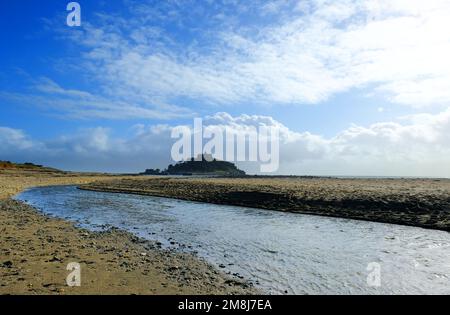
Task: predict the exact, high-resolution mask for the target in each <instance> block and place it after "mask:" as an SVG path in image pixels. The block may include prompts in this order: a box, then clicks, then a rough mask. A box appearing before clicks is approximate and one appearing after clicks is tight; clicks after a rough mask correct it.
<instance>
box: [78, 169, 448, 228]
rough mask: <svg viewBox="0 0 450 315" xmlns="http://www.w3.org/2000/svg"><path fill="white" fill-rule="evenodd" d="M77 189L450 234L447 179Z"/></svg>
mask: <svg viewBox="0 0 450 315" xmlns="http://www.w3.org/2000/svg"><path fill="white" fill-rule="evenodd" d="M78 188H79V189H85V190H93V191H103V192H111V193H129V194H138V195H148V196H156V197H164V198H175V199H180V200H188V201H197V202H206V203H212V204H220V205H231V206H241V207H249V208H258V209H266V210H273V211H285V212H293V213H299V214H308V215H319V216H326V217H336V218H345V219H354V220H364V221H372V222H380V223H390V224H399V225H406V226H414V227H421V228H427V229H436V230H443V231H447V232H450V197H449V196H450V180H446V179H336V178H296V179H268V178H257V179H244V178H240V179H233V178H215V179H214V178H195V179H193V178H167V179H166V178H150V179H139V180H133V179H123V180H113V181H108V182H94V183H90V184H88V185H79V186H78Z"/></svg>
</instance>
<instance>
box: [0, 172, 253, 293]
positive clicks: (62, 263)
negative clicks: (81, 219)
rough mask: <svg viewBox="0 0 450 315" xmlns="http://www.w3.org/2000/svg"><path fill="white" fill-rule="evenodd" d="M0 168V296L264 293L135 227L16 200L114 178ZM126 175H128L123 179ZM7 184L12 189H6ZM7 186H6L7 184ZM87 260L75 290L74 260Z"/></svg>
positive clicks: (81, 261) (81, 263) (82, 261)
mask: <svg viewBox="0 0 450 315" xmlns="http://www.w3.org/2000/svg"><path fill="white" fill-rule="evenodd" d="M10 175H11V174H8V175H7V176H5V175H4V174H2V173H1V172H0V179H1V180H2V184H3V185H5V186H6V187H7V188H8V189H4V188H3V187H0V232H1V236H0V239H1V242H0V294H8V295H9V294H13V295H16V294H27V295H29V294H31V295H34V294H46V295H53V294H57V295H60V294H61V295H65V294H70V295H72V294H74V295H80V294H81V295H83V294H112V295H117V294H149V295H153V294H158V295H159V294H162V295H166V294H179V295H183V294H194V295H209V294H214V295H230V294H239V295H247V294H255V293H256V292H259V291H258V290H257V289H256V288H254V287H253V286H252V285H251V284H250V283H249V282H246V281H244V280H240V279H238V278H236V277H233V276H231V275H228V274H225V273H224V272H222V271H220V270H219V269H218V268H216V267H214V266H212V265H211V264H209V263H208V262H206V261H205V260H203V259H201V258H199V257H197V256H195V255H193V254H190V253H183V252H180V251H177V250H173V249H163V248H160V245H159V244H158V243H155V242H152V241H148V240H144V239H140V238H138V237H136V236H134V235H133V234H131V233H129V232H125V231H122V230H119V229H115V228H112V229H108V230H106V231H102V232H92V231H89V230H86V229H83V228H79V227H76V225H75V223H73V222H70V221H66V220H63V219H58V218H54V217H50V216H47V215H45V214H42V213H41V212H40V211H39V210H38V209H35V208H33V207H31V206H29V205H27V204H25V203H23V202H20V201H16V200H13V199H11V197H12V196H13V195H15V194H16V193H18V192H20V191H23V190H24V189H29V188H33V187H38V186H52V185H79V184H83V183H84V184H85V183H89V182H92V181H95V180H110V179H112V178H117V176H116V177H114V176H96V175H93V176H87V177H83V175H80V176H77V175H75V174H71V176H62V175H61V174H58V175H54V174H53V175H52V174H46V175H45V176H43V175H42V174H40V175H38V174H34V175H32V176H30V177H28V178H27V179H26V180H25V179H24V177H23V176H21V174H17V176H10ZM121 178H122V177H121ZM5 186H4V187H5ZM2 188H3V189H2ZM70 262H78V263H80V265H81V286H80V287H69V286H68V285H67V284H66V277H67V276H68V274H69V273H70V271H67V270H66V267H67V264H68V263H70Z"/></svg>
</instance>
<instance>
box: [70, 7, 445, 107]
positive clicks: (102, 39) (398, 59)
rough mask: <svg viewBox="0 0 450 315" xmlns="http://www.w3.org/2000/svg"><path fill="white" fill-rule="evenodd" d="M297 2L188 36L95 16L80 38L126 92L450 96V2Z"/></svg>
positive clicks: (214, 97) (230, 96)
mask: <svg viewBox="0 0 450 315" xmlns="http://www.w3.org/2000/svg"><path fill="white" fill-rule="evenodd" d="M287 3H289V2H288V1H275V2H269V3H266V4H265V5H263V6H261V8H260V11H261V12H266V13H267V12H271V13H278V14H279V15H280V16H283V17H287V18H286V19H284V20H281V21H280V22H279V23H274V24H273V23H272V24H270V23H267V24H266V25H264V26H261V25H259V24H258V23H255V24H253V25H248V24H245V27H243V28H242V30H240V29H239V28H232V29H228V28H226V27H224V25H223V24H219V26H217V25H216V28H212V29H210V30H204V33H203V37H202V38H192V39H191V40H190V41H189V40H188V41H187V42H177V39H175V38H173V36H172V34H169V33H167V32H164V31H162V30H160V29H158V31H157V32H156V31H155V30H154V27H152V26H148V28H149V30H150V32H148V33H146V30H147V28H146V27H145V26H141V27H140V28H139V29H137V30H134V31H133V32H132V36H128V35H124V34H127V30H128V29H129V28H130V27H131V26H132V25H134V24H132V22H129V23H128V24H127V23H126V22H124V21H122V20H119V22H117V21H116V23H115V24H113V25H111V23H114V22H111V21H114V20H108V23H109V24H108V25H107V26H105V25H103V26H102V25H100V26H93V25H89V24H88V25H87V26H86V28H85V33H84V35H83V36H81V37H77V38H76V39H77V41H79V42H80V43H81V44H83V45H84V47H85V48H86V49H87V52H86V54H85V58H86V61H88V62H89V63H90V65H91V66H93V67H94V68H93V69H94V71H95V73H96V75H97V76H98V80H99V81H100V82H102V84H103V85H104V87H105V88H106V89H107V90H109V91H110V92H111V93H112V92H113V93H115V94H117V93H120V95H122V96H124V97H125V98H130V97H133V95H134V96H135V95H140V98H142V99H145V100H149V101H151V100H154V99H155V98H158V99H161V100H165V101H168V100H174V99H176V98H177V97H186V98H190V99H195V100H198V101H201V102H203V103H206V104H210V103H220V104H233V103H237V102H243V101H251V102H254V103H271V104H272V103H275V104H277V103H294V104H297V103H318V102H321V101H323V100H326V99H327V98H329V97H330V96H332V95H334V94H336V93H339V92H343V91H347V90H350V89H352V88H361V87H371V88H373V90H374V93H377V94H380V95H383V96H385V97H386V98H387V99H389V100H390V101H392V102H395V103H400V104H405V105H410V106H414V107H421V106H428V105H434V104H448V103H450V89H448V88H447V87H448V86H449V85H450V63H448V61H447V59H448V56H449V55H450V33H449V32H448V29H449V28H450V19H449V16H450V2H448V1H446V0H431V1H426V2H424V1H421V0H410V1H409V0H408V1H405V0H381V1H378V0H377V1H375V0H346V1H340V2H336V1H326V0H320V1H319V0H313V1H301V2H300V4H299V6H301V8H303V9H301V11H300V12H301V13H298V14H297V15H296V14H294V13H293V12H290V11H288V12H286V10H289V7H288V6H287ZM305 8H308V9H305ZM149 10H151V11H150V12H154V9H150V8H148V7H147V8H145V9H144V8H142V7H141V14H145V12H149ZM236 10H237V9H236ZM283 10H284V11H283ZM289 12H290V15H289V14H288V13H289ZM177 16H178V18H179V19H180V23H181V24H183V23H185V22H186V21H185V20H184V19H183V17H180V14H178V15H177ZM139 17H140V18H141V19H139V18H138V19H137V20H138V21H141V20H142V16H139ZM166 18H168V17H166ZM203 18H205V19H206V18H207V15H206V14H205V15H204V16H203ZM186 19H187V18H186ZM227 19H229V20H231V18H230V17H229V16H227ZM275 21H278V20H277V19H275ZM224 23H226V21H225V22H224ZM240 23H241V24H243V21H240ZM130 37H131V38H130Z"/></svg>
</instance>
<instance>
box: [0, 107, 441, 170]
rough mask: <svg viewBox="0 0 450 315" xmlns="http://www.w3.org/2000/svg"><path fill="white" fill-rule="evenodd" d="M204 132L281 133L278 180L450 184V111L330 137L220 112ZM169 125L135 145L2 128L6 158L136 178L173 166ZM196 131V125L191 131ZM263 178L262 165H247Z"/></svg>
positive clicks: (140, 131) (136, 136) (0, 150)
mask: <svg viewBox="0 0 450 315" xmlns="http://www.w3.org/2000/svg"><path fill="white" fill-rule="evenodd" d="M204 125H205V126H210V127H217V128H219V127H225V126H228V127H230V128H233V129H234V130H236V131H237V132H245V130H246V128H248V127H249V126H261V125H265V126H274V127H277V128H279V130H280V138H281V141H280V142H281V143H280V169H279V170H278V172H277V174H297V175H355V176H358V175H361V176H433V177H450V165H449V163H448V156H449V154H450V149H449V148H450V138H449V137H448V135H449V133H450V110H446V111H443V112H441V113H439V114H436V115H429V114H423V115H416V116H411V117H405V118H404V120H403V121H402V122H390V123H378V124H373V125H370V126H352V127H350V128H348V129H346V130H343V131H342V132H340V133H338V134H336V135H335V136H333V137H331V138H325V137H323V136H320V135H315V134H311V133H309V132H303V133H299V132H294V131H292V130H290V129H288V128H287V127H285V126H284V125H283V124H281V123H280V122H278V121H276V120H274V119H273V118H271V117H266V116H250V115H240V116H236V117H233V116H231V115H229V114H227V113H224V112H221V113H217V114H215V115H212V116H208V117H205V119H204ZM173 127H175V126H170V125H152V126H144V125H136V126H134V127H133V128H132V130H133V135H132V136H130V137H128V138H119V137H115V136H114V135H113V134H112V133H111V130H108V129H106V128H101V127H98V128H92V129H88V130H80V132H78V133H77V134H76V135H72V136H62V137H59V138H57V139H50V140H46V141H36V140H34V139H32V138H30V137H28V136H27V135H26V134H25V133H24V132H23V131H21V130H15V129H11V128H6V127H0V158H1V159H5V160H20V161H22V162H26V160H29V161H33V162H37V163H40V164H46V165H51V166H55V167H60V168H63V169H71V170H83V171H112V170H113V171H116V172H137V171H142V170H144V169H146V168H156V167H159V168H164V167H166V166H167V165H168V164H169V163H173V161H171V158H170V149H171V146H172V144H173V143H174V142H175V139H171V137H170V134H171V130H172V128H173ZM185 127H186V128H192V126H185ZM240 166H241V167H243V168H244V169H245V170H246V171H248V172H250V173H256V172H258V170H259V167H258V166H259V165H257V164H255V163H253V164H251V163H250V164H249V163H245V162H244V163H240Z"/></svg>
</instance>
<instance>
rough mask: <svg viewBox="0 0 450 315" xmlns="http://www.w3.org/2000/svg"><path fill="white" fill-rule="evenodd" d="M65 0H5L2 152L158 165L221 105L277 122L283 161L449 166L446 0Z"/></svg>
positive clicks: (96, 165) (442, 171) (376, 170)
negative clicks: (74, 16)
mask: <svg viewBox="0 0 450 315" xmlns="http://www.w3.org/2000/svg"><path fill="white" fill-rule="evenodd" d="M68 2H69V1H62V0H43V1H22V0H20V1H11V0H7V1H2V2H1V4H0V12H1V13H0V14H1V19H0V27H1V29H2V31H1V33H0V36H1V38H0V40H1V42H2V43H3V44H2V49H1V50H0V105H1V106H0V144H2V148H0V159H11V160H18V161H26V160H33V161H36V162H40V163H45V164H52V165H53V166H56V167H62V168H66V169H70V170H101V171H118V172H120V171H136V170H139V169H142V168H143V167H163V166H164V165H165V164H166V163H167V162H170V159H168V156H167V152H166V151H168V149H167V148H170V143H171V139H169V137H167V135H165V136H164V137H162V136H160V137H158V133H159V135H160V133H162V132H163V131H161V130H165V131H164V132H168V131H167V130H169V129H170V127H172V126H176V125H191V124H192V119H193V118H194V117H204V118H206V117H210V118H211V117H213V118H214V117H215V115H219V116H220V115H221V114H220V113H227V114H228V116H226V117H228V118H227V119H226V121H222V123H224V124H236V121H239V122H242V121H247V122H248V120H246V119H244V120H243V119H239V117H242V115H249V116H250V117H252V119H251V121H252V123H260V122H261V121H263V120H264V117H270V119H271V120H272V121H273V122H274V124H277V125H281V126H282V127H283V128H284V129H283V130H285V134H286V137H285V139H286V143H285V145H286V146H285V151H283V150H282V151H281V154H282V161H284V164H283V165H282V167H281V169H280V173H295V174H306V173H307V174H315V175H346V174H348V175H411V176H415V175H417V176H418V175H420V176H449V175H450V169H449V166H448V164H450V163H447V162H449V161H448V159H447V158H446V157H445V156H446V154H447V153H448V150H449V149H450V145H449V141H448V137H447V135H446V133H445V132H446V131H448V130H450V128H449V126H448V116H449V109H448V108H449V104H450V89H449V87H450V66H449V62H448V60H447V59H448V55H449V53H450V36H449V34H448V26H450V24H449V22H448V21H449V17H450V6H449V4H448V1H443V0H442V1H441V0H432V1H429V2H427V3H426V4H424V2H423V1H416V0H411V1H404V0H394V1H372V0H345V1H341V2H339V3H336V2H335V1H327V0H274V1H237V0H218V1H208V0H204V1H193V0H192V1H175V0H165V1H156V0H154V1H132V0H117V1H78V2H79V4H80V6H81V10H82V15H81V17H82V25H81V26H80V27H69V26H67V25H66V16H67V14H68V12H67V11H66V5H67V3H68ZM220 117H224V116H220ZM212 120H213V121H214V119H212ZM137 130H138V131H137ZM155 130H158V131H155ZM142 137H144V138H145V139H143V138H142ZM162 139H163V140H164V141H165V142H164V143H163V142H161V143H159V142H158V141H163V140H162ZM138 140H139V141H142V142H141V143H142V146H143V147H145V148H136V146H135V145H134V144H135V143H137V141H138ZM145 141H149V142H148V143H147V142H145ZM166 142H167V143H166ZM152 147H155V148H156V149H152ZM292 148H297V151H296V150H293V149H292ZM282 149H283V147H282ZM127 152H128V153H127ZM88 153H89V154H88ZM283 155H285V156H283ZM288 155H289V156H288ZM414 156H415V157H414ZM447 156H448V155H447ZM69 157H70V158H69ZM130 162H131V163H130ZM130 164H132V165H130Z"/></svg>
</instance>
